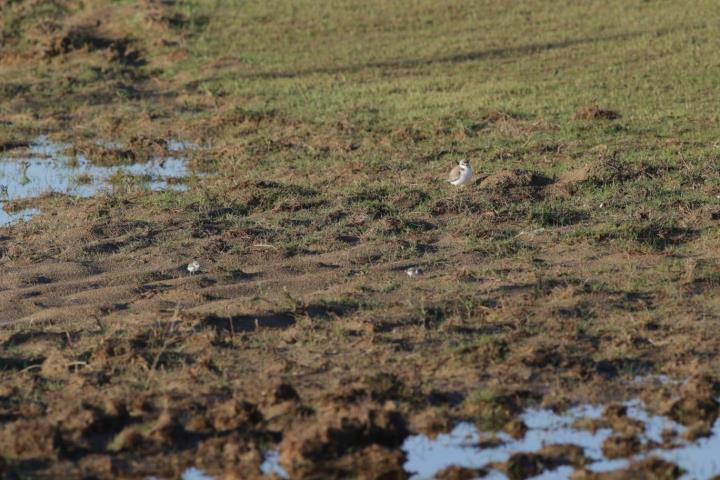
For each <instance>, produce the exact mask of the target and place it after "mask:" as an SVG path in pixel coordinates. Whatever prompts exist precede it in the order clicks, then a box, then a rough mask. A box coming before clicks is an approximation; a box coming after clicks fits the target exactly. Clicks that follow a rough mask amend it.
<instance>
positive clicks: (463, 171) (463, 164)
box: [448, 158, 473, 186]
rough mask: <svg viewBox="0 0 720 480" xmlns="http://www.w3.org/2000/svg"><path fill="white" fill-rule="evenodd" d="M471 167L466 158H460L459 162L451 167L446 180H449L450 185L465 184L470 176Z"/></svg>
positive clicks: (471, 172)
mask: <svg viewBox="0 0 720 480" xmlns="http://www.w3.org/2000/svg"><path fill="white" fill-rule="evenodd" d="M472 174H473V171H472V167H470V162H468V160H467V158H463V159H462V160H460V162H459V163H458V164H457V166H455V167H453V169H452V170H450V175H448V182H450V183H451V184H452V185H456V186H459V185H465V184H466V183H468V182H469V181H470V179H471V178H472Z"/></svg>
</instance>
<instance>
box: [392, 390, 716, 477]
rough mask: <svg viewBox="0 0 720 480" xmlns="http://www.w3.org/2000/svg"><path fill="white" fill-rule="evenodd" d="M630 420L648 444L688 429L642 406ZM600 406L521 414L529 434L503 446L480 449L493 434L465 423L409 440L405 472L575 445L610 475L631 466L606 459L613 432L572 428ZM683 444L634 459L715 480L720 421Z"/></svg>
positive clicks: (427, 472) (565, 470)
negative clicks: (652, 460)
mask: <svg viewBox="0 0 720 480" xmlns="http://www.w3.org/2000/svg"><path fill="white" fill-rule="evenodd" d="M625 405H626V406H627V407H628V412H627V414H628V417H630V418H633V419H636V420H639V421H641V422H642V423H643V424H644V433H643V435H642V437H641V438H640V440H641V442H642V443H643V444H647V442H660V441H661V440H662V432H663V431H668V430H671V431H674V432H676V433H678V434H682V433H683V432H684V431H685V427H683V426H682V425H679V424H677V423H676V422H674V421H672V420H670V419H668V418H665V417H660V416H656V415H651V414H649V413H648V412H647V411H646V410H645V409H644V408H643V406H642V403H641V402H638V401H632V402H628V403H626V404H625ZM602 412H603V409H602V408H601V407H594V406H585V407H580V408H574V409H571V410H569V411H567V412H565V413H563V414H556V413H554V412H552V411H550V410H543V409H530V410H528V411H526V412H525V413H524V414H523V415H522V416H521V418H522V420H523V421H524V422H525V424H526V425H527V427H528V431H527V433H526V434H525V436H524V437H523V438H522V439H521V440H515V439H513V438H512V437H510V436H509V435H507V434H505V433H498V434H496V435H494V437H495V438H497V439H499V440H500V441H502V444H501V445H499V446H494V447H486V448H481V447H480V446H479V444H480V443H481V439H484V440H487V438H488V437H489V435H488V434H482V433H481V432H479V431H478V429H477V428H476V427H475V425H473V424H470V423H461V424H459V425H457V426H456V427H455V429H453V431H452V432H450V433H448V434H443V435H438V436H437V437H435V438H433V439H430V438H428V437H426V436H424V435H416V436H412V437H409V438H408V439H407V440H406V441H405V443H404V445H403V449H404V450H405V452H406V454H407V463H406V464H405V468H406V470H407V471H408V472H411V473H412V477H411V478H414V479H427V478H432V477H433V475H435V474H436V473H437V472H439V471H440V470H443V469H444V468H447V467H449V466H453V465H454V466H461V467H468V468H481V467H486V468H487V466H488V464H491V463H496V462H504V461H506V460H508V458H510V456H511V455H512V454H513V453H517V452H537V451H538V450H540V449H541V448H542V447H543V446H545V445H551V444H563V443H565V444H573V445H577V446H579V447H582V448H583V450H584V452H585V455H586V457H587V458H588V459H589V460H590V463H589V465H588V466H587V468H588V469H589V470H591V471H595V472H601V471H611V470H617V469H620V468H624V467H627V466H628V465H629V462H630V460H629V459H617V460H610V459H608V458H606V457H605V456H604V455H603V452H602V444H603V442H604V441H605V439H607V438H608V437H609V436H610V435H611V434H612V430H610V429H609V428H602V429H599V430H597V431H595V432H591V431H588V430H581V429H576V428H574V427H573V424H574V423H575V422H576V421H577V420H579V419H582V418H585V419H598V418H600V417H601V416H602ZM678 441H679V442H680V446H679V447H677V448H672V449H666V450H663V449H652V450H650V451H649V452H645V453H642V454H638V455H636V456H634V457H633V459H635V460H641V459H643V458H645V457H647V456H651V455H654V456H657V457H659V458H663V459H665V460H668V461H671V462H673V463H675V464H676V465H678V466H679V467H680V468H682V469H683V470H685V472H686V473H685V475H684V476H683V477H682V478H686V479H699V478H710V477H712V476H713V475H717V474H720V421H718V422H716V423H715V425H714V428H713V430H712V435H711V436H710V437H708V438H704V439H700V440H698V441H695V442H688V441H685V440H682V439H681V438H680V437H678ZM573 470H574V469H573V467H569V466H565V467H560V468H558V469H555V470H552V471H546V472H544V473H543V474H542V475H539V476H538V477H535V478H538V479H540V478H542V479H567V478H569V477H570V475H571V474H572V472H573ZM484 478H492V479H496V478H506V477H505V476H504V475H503V474H502V473H501V472H499V471H497V470H491V472H490V474H489V475H488V476H486V477H484Z"/></svg>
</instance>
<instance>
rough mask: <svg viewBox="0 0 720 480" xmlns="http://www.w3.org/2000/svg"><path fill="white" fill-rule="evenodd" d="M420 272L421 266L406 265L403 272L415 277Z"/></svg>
mask: <svg viewBox="0 0 720 480" xmlns="http://www.w3.org/2000/svg"><path fill="white" fill-rule="evenodd" d="M421 273H422V268H420V267H408V268H407V270H405V274H406V275H407V276H408V277H410V278H413V277H417V276H418V275H420V274H421Z"/></svg>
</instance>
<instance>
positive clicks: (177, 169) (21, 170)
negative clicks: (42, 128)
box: [0, 137, 190, 226]
mask: <svg viewBox="0 0 720 480" xmlns="http://www.w3.org/2000/svg"><path fill="white" fill-rule="evenodd" d="M185 147H186V145H183V144H181V143H179V142H176V141H174V142H169V150H170V151H171V152H173V151H174V152H179V151H181V150H183V149H184V148H185ZM65 148H66V145H61V144H57V143H52V142H50V141H49V140H48V139H47V138H46V137H39V138H37V139H36V140H35V142H34V143H33V144H32V146H31V148H30V155H29V156H28V157H26V158H17V157H13V156H6V157H2V158H0V226H3V225H8V224H10V223H12V222H15V221H18V220H27V219H28V218H30V217H32V216H33V215H35V214H37V213H38V210H36V209H28V210H23V211H21V212H16V213H7V212H5V210H4V208H2V207H4V203H5V202H6V201H9V200H19V199H24V198H33V197H37V196H39V195H42V194H44V193H49V192H58V193H66V194H69V195H75V196H79V197H91V196H93V195H97V194H98V193H100V192H103V191H109V190H110V189H111V188H112V186H111V185H110V183H109V181H110V179H111V177H112V176H113V175H116V174H118V172H120V173H125V174H128V175H132V176H143V177H146V179H147V182H145V185H146V186H147V188H149V189H151V190H163V189H166V188H170V189H174V190H182V189H184V188H185V186H184V185H182V184H174V183H171V182H169V180H170V179H177V178H182V177H185V176H187V175H188V174H189V173H190V172H189V171H188V169H187V166H186V162H185V160H184V159H183V158H180V157H179V156H178V157H166V158H162V159H154V160H151V161H149V162H146V163H134V164H131V165H115V166H107V167H106V166H98V165H93V164H92V163H90V162H89V161H88V160H87V158H85V157H84V156H82V155H79V156H78V157H76V158H71V157H69V156H67V155H64V154H62V153H61V152H62V151H63V150H64V149H65Z"/></svg>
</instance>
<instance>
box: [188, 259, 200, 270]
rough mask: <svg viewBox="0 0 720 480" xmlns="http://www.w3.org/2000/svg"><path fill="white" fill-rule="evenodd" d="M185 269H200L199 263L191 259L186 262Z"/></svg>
mask: <svg viewBox="0 0 720 480" xmlns="http://www.w3.org/2000/svg"><path fill="white" fill-rule="evenodd" d="M187 271H188V272H190V273H195V272H198V271H200V263H199V262H198V261H197V260H193V261H192V262H190V263H188V266H187Z"/></svg>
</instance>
